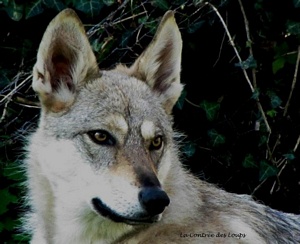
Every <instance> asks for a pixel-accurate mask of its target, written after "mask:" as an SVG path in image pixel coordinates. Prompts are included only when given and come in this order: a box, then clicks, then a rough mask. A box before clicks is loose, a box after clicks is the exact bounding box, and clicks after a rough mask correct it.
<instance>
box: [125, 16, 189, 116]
mask: <svg viewBox="0 0 300 244" xmlns="http://www.w3.org/2000/svg"><path fill="white" fill-rule="evenodd" d="M181 52H182V40H181V34H180V31H179V28H178V26H177V24H176V21H175V18H174V12H173V11H168V12H166V13H165V15H164V16H163V18H162V20H161V22H160V24H159V26H158V29H157V31H156V34H155V36H154V38H153V40H152V42H151V43H150V44H149V46H148V47H147V49H146V50H145V51H144V52H143V53H142V54H141V55H140V56H139V57H138V59H137V60H136V61H135V62H134V64H133V65H132V66H131V67H130V68H127V69H123V70H124V71H125V72H127V73H128V74H129V75H131V76H135V77H136V78H138V79H140V80H142V81H144V82H146V83H147V84H148V85H149V86H150V87H151V88H152V90H153V91H154V92H155V93H156V94H157V95H158V96H159V98H160V100H161V104H162V106H163V108H164V109H165V111H166V112H167V113H168V114H170V113H171V111H172V108H173V106H174V104H175V103H176V101H177V100H178V98H179V96H180V94H181V91H182V88H183V85H182V84H181V83H180V70H181Z"/></svg>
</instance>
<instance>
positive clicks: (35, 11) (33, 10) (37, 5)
mask: <svg viewBox="0 0 300 244" xmlns="http://www.w3.org/2000/svg"><path fill="white" fill-rule="evenodd" d="M26 12H27V13H26V19H29V18H31V17H34V16H36V15H39V14H41V13H43V12H44V8H43V0H37V1H35V2H33V4H31V6H30V7H28V8H27V9H26Z"/></svg>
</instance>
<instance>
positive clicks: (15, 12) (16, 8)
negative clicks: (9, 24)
mask: <svg viewBox="0 0 300 244" xmlns="http://www.w3.org/2000/svg"><path fill="white" fill-rule="evenodd" d="M4 9H5V11H6V13H7V14H8V16H9V17H10V18H11V19H12V20H14V21H19V20H20V19H22V17H23V6H22V5H18V4H16V2H15V1H14V0H12V1H9V4H8V5H6V7H5V8H4Z"/></svg>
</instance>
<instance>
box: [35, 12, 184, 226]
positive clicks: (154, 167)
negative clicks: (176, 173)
mask: <svg viewBox="0 0 300 244" xmlns="http://www.w3.org/2000/svg"><path fill="white" fill-rule="evenodd" d="M173 15H174V14H173V12H171V11H169V12H167V13H166V14H165V16H164V17H163V19H162V20H161V23H160V25H159V27H158V30H157V33H156V35H155V36H154V39H153V41H152V42H151V43H150V45H149V46H148V48H147V49H146V50H145V51H144V52H143V53H142V54H141V55H140V56H139V57H138V58H137V60H136V61H135V62H134V64H133V65H132V66H131V67H125V66H121V65H119V66H118V67H117V68H115V69H114V70H110V71H104V70H103V71H101V70H99V68H98V66H97V62H96V58H95V56H94V54H93V51H92V49H91V46H90V44H89V41H88V38H87V36H86V34H85V30H84V27H83V25H82V23H81V22H80V20H79V18H78V17H77V15H76V14H75V13H74V11H72V10H70V9H67V10H64V11H63V12H61V13H60V14H59V15H57V16H56V17H55V18H54V19H53V20H52V22H51V23H50V24H49V26H48V28H47V30H46V32H45V34H44V36H43V39H42V41H41V44H40V47H39V50H38V55H37V62H36V64H35V66H34V70H33V89H34V90H35V91H36V92H37V94H38V96H39V99H40V102H41V106H42V113H41V118H40V124H39V128H38V130H37V132H36V134H35V135H34V136H33V138H34V139H33V145H34V146H33V147H34V149H33V150H34V151H35V155H34V158H35V160H36V161H37V162H39V166H38V167H39V168H40V172H41V174H42V175H43V176H44V177H45V179H46V180H47V181H48V182H49V185H50V186H51V189H52V194H53V198H54V200H53V202H54V205H57V206H58V205H59V206H60V208H58V207H57V209H56V210H55V211H57V212H58V213H57V214H58V215H64V216H67V215H68V214H67V212H68V211H69V210H70V209H71V208H72V210H73V212H74V211H75V212H76V214H77V215H78V216H79V217H81V216H88V215H89V214H91V213H93V216H94V215H95V216H97V218H99V219H101V220H102V221H105V220H107V219H110V220H113V221H114V222H124V223H127V224H144V223H151V222H155V221H158V220H159V219H160V218H161V215H162V213H163V211H164V210H165V208H166V207H167V206H168V205H169V203H170V201H172V199H170V198H169V196H168V192H166V190H165V180H166V178H167V177H168V170H169V169H170V167H171V164H172V161H173V160H174V159H173V158H172V155H173V154H174V150H176V149H175V146H174V143H173V138H172V135H173V132H172V118H171V115H170V114H171V111H172V108H173V106H174V104H175V102H176V101H177V99H178V97H179V96H180V93H181V90H182V85H181V84H180V62H181V49H182V41H181V36H180V32H179V30H178V27H177V24H176V22H175V19H174V16H173Z"/></svg>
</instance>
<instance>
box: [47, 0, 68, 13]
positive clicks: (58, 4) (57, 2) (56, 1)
mask: <svg viewBox="0 0 300 244" xmlns="http://www.w3.org/2000/svg"><path fill="white" fill-rule="evenodd" d="M43 3H44V4H45V5H46V6H47V7H48V8H52V9H55V10H56V11H58V12H59V11H61V10H63V9H64V8H65V7H66V6H65V4H64V3H63V2H62V1H61V0H43Z"/></svg>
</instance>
